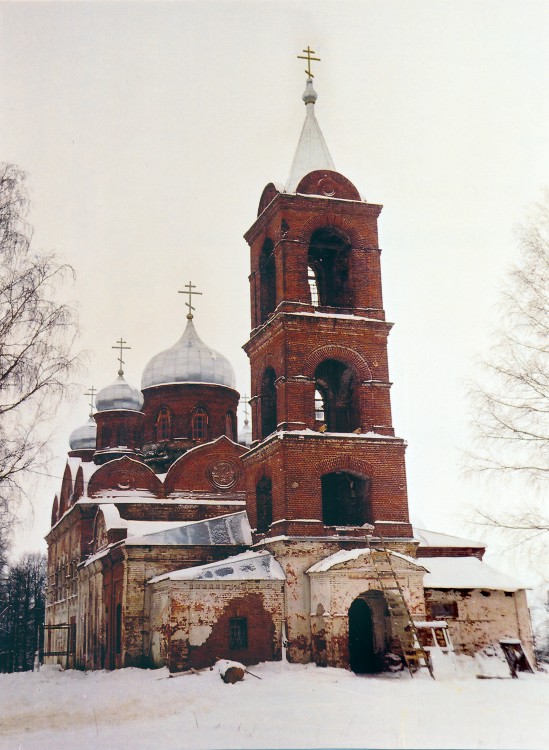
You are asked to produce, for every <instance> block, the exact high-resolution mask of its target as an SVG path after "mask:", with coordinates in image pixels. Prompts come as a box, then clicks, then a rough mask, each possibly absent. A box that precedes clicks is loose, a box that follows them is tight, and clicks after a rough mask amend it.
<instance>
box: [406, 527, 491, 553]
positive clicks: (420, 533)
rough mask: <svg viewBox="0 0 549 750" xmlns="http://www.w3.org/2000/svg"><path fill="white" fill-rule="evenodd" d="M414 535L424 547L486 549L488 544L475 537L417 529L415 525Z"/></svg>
mask: <svg viewBox="0 0 549 750" xmlns="http://www.w3.org/2000/svg"><path fill="white" fill-rule="evenodd" d="M414 537H415V538H416V539H417V540H418V541H419V543H420V546H422V547H475V548H477V549H484V547H485V546H486V545H485V544H483V543H482V542H478V541H475V540H473V539H464V538H463V537H459V536H450V534H441V533H440V532H438V531H427V530H426V529H416V527H415V526H414Z"/></svg>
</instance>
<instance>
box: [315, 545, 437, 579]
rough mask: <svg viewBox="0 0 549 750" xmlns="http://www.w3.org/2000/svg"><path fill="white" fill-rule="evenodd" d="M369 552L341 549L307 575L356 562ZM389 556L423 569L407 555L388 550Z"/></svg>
mask: <svg viewBox="0 0 549 750" xmlns="http://www.w3.org/2000/svg"><path fill="white" fill-rule="evenodd" d="M370 551H371V550H370V549H369V548H368V547H363V548H358V549H341V550H339V552H334V554H333V555H329V556H328V557H325V558H324V559H323V560H320V561H319V562H317V563H315V564H314V565H312V566H311V567H310V568H309V570H308V571H307V573H325V572H326V571H328V570H331V569H332V568H334V567H335V566H336V565H341V564H342V563H346V562H350V561H351V560H358V558H359V557H367V556H369V555H370ZM389 554H390V555H391V557H398V558H400V559H401V560H405V561H406V562H408V563H410V564H411V565H413V566H414V567H416V568H420V569H421V568H423V565H422V564H421V563H418V561H417V560H414V558H413V557H408V555H403V554H401V553H400V552H394V551H393V550H389Z"/></svg>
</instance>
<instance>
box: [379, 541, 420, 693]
mask: <svg viewBox="0 0 549 750" xmlns="http://www.w3.org/2000/svg"><path fill="white" fill-rule="evenodd" d="M380 539H381V537H380ZM381 542H382V543H383V540H382V539H381ZM368 547H369V549H370V557H371V560H372V564H373V566H374V571H375V573H376V577H377V580H378V582H379V586H380V589H381V591H382V593H383V598H384V599H385V602H386V604H387V608H388V610H389V615H390V617H391V623H392V624H393V627H392V633H393V636H394V637H395V638H396V640H397V641H398V644H399V646H400V648H401V651H402V657H403V659H404V662H405V664H406V666H407V667H408V671H409V672H410V675H411V676H412V677H413V676H414V672H416V671H417V670H418V669H419V668H420V667H427V669H428V670H429V674H430V675H431V677H432V678H433V680H434V679H435V675H434V673H433V666H432V664H431V660H430V659H429V655H428V654H427V652H426V651H425V649H424V648H423V646H422V645H421V642H420V640H419V633H418V630H417V628H416V625H415V623H414V620H413V618H412V614H411V612H410V608H409V607H408V604H407V602H406V598H405V596H404V592H403V591H402V586H401V585H400V582H399V580H398V578H397V575H396V573H395V569H394V568H393V563H392V560H391V555H390V553H389V551H388V550H387V549H386V548H385V547H372V545H371V544H370V541H369V540H368Z"/></svg>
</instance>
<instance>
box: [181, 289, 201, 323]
mask: <svg viewBox="0 0 549 750" xmlns="http://www.w3.org/2000/svg"><path fill="white" fill-rule="evenodd" d="M185 289H186V291H183V292H182V291H179V292H178V294H188V295H189V301H188V302H185V304H186V305H187V307H188V308H189V312H188V313H187V320H192V319H193V310H194V307H193V305H192V301H193V294H197V295H198V296H201V295H202V292H193V289H196V284H193V283H192V281H189V283H188V284H185Z"/></svg>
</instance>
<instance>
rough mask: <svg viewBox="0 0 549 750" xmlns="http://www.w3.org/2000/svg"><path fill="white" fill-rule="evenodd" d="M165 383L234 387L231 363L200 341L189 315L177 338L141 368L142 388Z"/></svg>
mask: <svg viewBox="0 0 549 750" xmlns="http://www.w3.org/2000/svg"><path fill="white" fill-rule="evenodd" d="M169 383H214V384H215V385H226V386H228V387H229V388H235V387H236V379H235V375H234V370H233V366H232V365H231V363H230V362H229V360H228V359H227V358H226V357H224V356H223V355H222V354H219V352H216V351H215V349H210V347H209V346H207V344H205V343H204V342H203V341H202V339H201V338H200V337H199V335H198V334H197V332H196V329H195V327H194V324H193V322H192V320H191V319H189V321H188V323H187V327H186V328H185V332H184V333H183V335H182V336H181V338H180V339H179V341H177V343H175V344H174V345H173V346H172V347H171V348H170V349H166V350H164V351H163V352H160V353H159V354H157V355H156V356H154V357H153V358H152V359H151V361H150V362H149V364H148V365H147V366H146V367H145V369H144V371H143V377H142V378H141V388H142V389H145V388H151V387H152V386H154V385H167V384H169Z"/></svg>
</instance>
